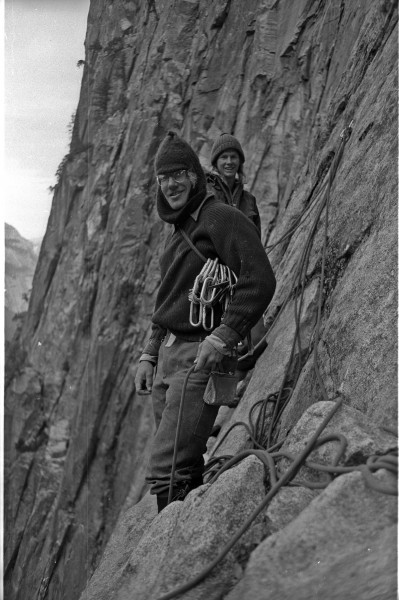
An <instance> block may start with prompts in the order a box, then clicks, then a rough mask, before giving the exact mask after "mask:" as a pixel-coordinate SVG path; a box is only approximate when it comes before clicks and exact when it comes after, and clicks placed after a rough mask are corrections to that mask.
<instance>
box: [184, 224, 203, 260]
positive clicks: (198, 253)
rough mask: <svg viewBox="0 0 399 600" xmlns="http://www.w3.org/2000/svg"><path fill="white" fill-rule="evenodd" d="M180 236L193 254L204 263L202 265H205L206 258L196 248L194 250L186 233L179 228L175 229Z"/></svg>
mask: <svg viewBox="0 0 399 600" xmlns="http://www.w3.org/2000/svg"><path fill="white" fill-rule="evenodd" d="M176 229H177V230H178V231H179V232H180V233H181V235H182V236H183V237H184V239H185V240H186V242H187V244H188V245H189V246H190V248H191V250H194V252H195V253H196V254H197V255H198V256H199V257H200V259H201V260H203V261H204V263H206V261H207V260H208V259H207V258H205V256H204V255H203V254H202V253H201V252H200V251H199V250H198V248H196V247H195V246H194V244H193V242H192V241H191V240H190V238H189V237H188V235H187V233H186V232H185V231H184V230H183V229H181V228H180V227H177V228H176Z"/></svg>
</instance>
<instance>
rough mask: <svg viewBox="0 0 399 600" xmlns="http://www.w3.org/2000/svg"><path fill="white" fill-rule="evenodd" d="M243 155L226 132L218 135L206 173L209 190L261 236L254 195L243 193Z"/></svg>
mask: <svg viewBox="0 0 399 600" xmlns="http://www.w3.org/2000/svg"><path fill="white" fill-rule="evenodd" d="M244 162H245V155H244V152H243V149H242V147H241V144H240V142H239V141H238V140H237V138H235V137H234V136H233V135H230V134H229V133H221V134H220V135H219V137H218V138H217V139H216V140H215V142H214V144H213V146H212V150H211V165H212V167H213V168H212V171H211V172H210V173H207V183H208V186H209V187H210V189H211V190H212V191H213V193H214V194H215V195H217V196H218V197H219V198H220V199H221V200H223V201H224V202H226V203H227V204H230V205H231V206H235V207H236V208H238V210H240V211H241V212H243V213H244V215H246V216H247V217H248V218H249V219H250V220H251V221H252V222H253V223H254V225H255V226H256V228H257V230H258V232H259V235H260V234H261V228H260V216H259V211H258V207H257V205H256V199H255V196H253V195H252V194H250V193H249V192H248V191H247V190H244V172H243V164H244Z"/></svg>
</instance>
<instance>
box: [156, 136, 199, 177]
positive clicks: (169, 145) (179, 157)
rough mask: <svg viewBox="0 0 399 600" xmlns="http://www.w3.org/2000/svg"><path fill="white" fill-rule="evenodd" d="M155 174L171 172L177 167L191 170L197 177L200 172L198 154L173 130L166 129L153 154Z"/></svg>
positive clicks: (177, 168) (176, 169)
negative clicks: (156, 150) (166, 131)
mask: <svg viewBox="0 0 399 600" xmlns="http://www.w3.org/2000/svg"><path fill="white" fill-rule="evenodd" d="M154 167H155V174H156V175H159V174H160V173H171V172H172V171H178V170H179V169H188V170H190V171H193V172H194V173H195V174H196V175H197V177H200V176H201V174H202V167H201V164H200V161H199V159H198V156H197V155H196V153H195V152H194V150H193V149H192V148H191V146H190V145H189V144H187V142H185V141H184V140H183V139H182V138H181V137H179V136H178V135H177V134H176V133H175V132H174V131H168V133H167V134H166V137H165V138H164V140H163V141H162V142H161V145H160V146H159V148H158V152H157V154H156V156H155V165H154Z"/></svg>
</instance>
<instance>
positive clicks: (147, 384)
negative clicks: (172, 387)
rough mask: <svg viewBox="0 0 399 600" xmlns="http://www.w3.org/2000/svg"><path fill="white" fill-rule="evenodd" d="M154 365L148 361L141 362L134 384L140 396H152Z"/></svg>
mask: <svg viewBox="0 0 399 600" xmlns="http://www.w3.org/2000/svg"><path fill="white" fill-rule="evenodd" d="M154 369H155V367H154V365H153V364H152V363H151V362H150V361H148V360H142V361H141V362H139V366H138V369H137V373H136V377H135V380H134V383H135V385H136V392H137V393H138V394H140V395H144V394H151V391H152V381H153V379H154Z"/></svg>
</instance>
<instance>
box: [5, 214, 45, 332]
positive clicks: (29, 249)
mask: <svg viewBox="0 0 399 600" xmlns="http://www.w3.org/2000/svg"><path fill="white" fill-rule="evenodd" d="M36 248H40V244H39V243H38V244H37V245H36ZM36 248H35V244H34V243H32V242H30V241H29V240H26V239H25V238H23V237H22V236H21V235H20V234H19V233H18V231H17V230H16V229H15V228H14V227H12V226H11V225H8V223H5V299H4V307H5V317H4V318H5V323H4V328H5V339H6V340H10V339H11V338H12V336H13V335H14V332H15V329H16V326H17V323H16V322H15V321H14V320H13V318H14V316H15V315H16V314H17V313H20V312H24V311H26V310H27V309H28V297H29V293H30V289H31V287H32V279H33V275H34V272H35V268H36V263H37V257H38V252H37V250H36Z"/></svg>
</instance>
